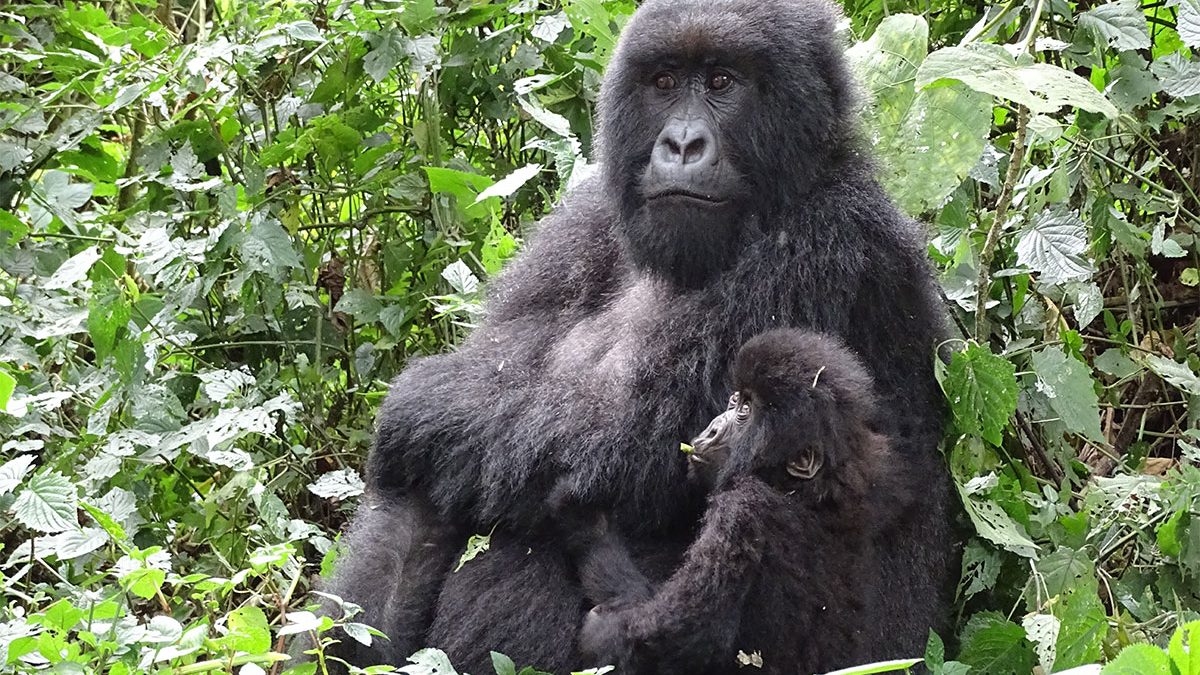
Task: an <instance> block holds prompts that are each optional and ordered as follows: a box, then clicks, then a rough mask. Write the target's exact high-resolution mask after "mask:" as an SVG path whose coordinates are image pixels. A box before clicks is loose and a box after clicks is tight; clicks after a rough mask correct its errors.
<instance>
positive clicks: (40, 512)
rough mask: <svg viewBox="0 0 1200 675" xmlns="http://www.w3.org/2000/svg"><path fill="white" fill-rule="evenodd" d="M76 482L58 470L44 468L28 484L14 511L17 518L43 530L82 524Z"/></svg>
mask: <svg viewBox="0 0 1200 675" xmlns="http://www.w3.org/2000/svg"><path fill="white" fill-rule="evenodd" d="M78 499H79V494H78V490H77V489H76V488H75V484H74V483H72V482H71V480H70V479H69V478H67V477H66V476H64V475H62V474H61V473H59V472H57V471H41V472H39V473H38V474H36V475H34V476H33V477H32V478H30V479H29V481H28V482H26V483H25V488H24V489H23V490H21V492H20V493H19V494H18V495H17V499H16V501H14V502H13V505H12V510H13V513H14V514H15V515H16V517H17V520H19V521H21V524H23V525H25V526H26V527H28V528H30V529H33V530H37V531H39V532H63V531H65V530H73V529H75V528H77V527H79V521H78V520H76V515H75V511H76V505H77V503H78Z"/></svg>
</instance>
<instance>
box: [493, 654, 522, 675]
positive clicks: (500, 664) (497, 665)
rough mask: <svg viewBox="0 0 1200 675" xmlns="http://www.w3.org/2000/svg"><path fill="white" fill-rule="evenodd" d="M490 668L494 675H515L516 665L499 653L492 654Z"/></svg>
mask: <svg viewBox="0 0 1200 675" xmlns="http://www.w3.org/2000/svg"><path fill="white" fill-rule="evenodd" d="M492 668H493V669H495V671H496V675H517V664H515V663H513V660H512V659H510V658H508V657H507V656H505V655H503V654H501V653H500V652H492Z"/></svg>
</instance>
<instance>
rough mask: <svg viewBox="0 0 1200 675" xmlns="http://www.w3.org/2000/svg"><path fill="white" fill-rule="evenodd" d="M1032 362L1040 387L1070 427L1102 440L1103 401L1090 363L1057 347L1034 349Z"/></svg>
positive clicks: (1082, 433) (1095, 439) (1077, 431)
mask: <svg viewBox="0 0 1200 675" xmlns="http://www.w3.org/2000/svg"><path fill="white" fill-rule="evenodd" d="M1032 362H1033V370H1034V373H1036V375H1037V378H1038V385H1037V386H1038V389H1039V390H1040V391H1041V392H1042V393H1043V394H1045V396H1046V398H1047V399H1048V400H1049V403H1050V407H1051V408H1053V409H1054V412H1056V413H1058V416H1059V419H1060V420H1061V421H1062V423H1063V425H1064V426H1065V427H1066V428H1067V430H1068V431H1070V432H1072V433H1075V434H1079V435H1080V436H1083V437H1084V438H1087V439H1088V440H1092V441H1096V442H1102V441H1103V440H1104V434H1103V433H1102V432H1101V430H1100V402H1099V399H1098V398H1097V396H1096V389H1095V381H1094V380H1093V379H1092V374H1091V371H1089V370H1088V367H1087V366H1085V365H1084V364H1082V363H1080V362H1079V361H1077V360H1075V359H1073V358H1071V357H1070V356H1067V355H1066V354H1065V353H1063V352H1062V351H1061V350H1059V349H1056V348H1048V349H1043V350H1041V351H1038V352H1034V354H1033V356H1032Z"/></svg>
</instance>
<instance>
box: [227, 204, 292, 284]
mask: <svg viewBox="0 0 1200 675" xmlns="http://www.w3.org/2000/svg"><path fill="white" fill-rule="evenodd" d="M241 255H242V259H243V260H244V261H245V262H246V266H247V267H248V268H249V269H251V270H253V271H255V272H263V273H265V274H266V275H267V276H269V277H271V278H272V279H274V280H275V281H283V279H284V278H285V275H286V273H287V271H288V270H289V269H291V268H298V267H301V266H302V265H301V262H300V257H299V256H298V255H296V249H295V248H293V246H292V238H291V236H290V235H288V233H287V230H284V229H283V226H282V225H280V224H279V221H278V220H276V219H274V218H271V217H269V216H257V217H255V218H253V219H252V221H251V225H250V230H249V231H248V232H246V234H245V237H244V238H243V239H242V245H241Z"/></svg>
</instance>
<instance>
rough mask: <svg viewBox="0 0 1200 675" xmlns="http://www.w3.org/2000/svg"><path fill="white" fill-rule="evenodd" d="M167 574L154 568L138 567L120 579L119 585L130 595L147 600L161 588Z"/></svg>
mask: <svg viewBox="0 0 1200 675" xmlns="http://www.w3.org/2000/svg"><path fill="white" fill-rule="evenodd" d="M166 579H167V573H166V572H164V571H162V570H160V569H158V568H155V567H140V568H138V569H135V570H133V571H132V572H129V573H128V574H126V575H124V576H122V577H121V584H122V585H123V586H124V587H125V588H126V589H128V590H129V592H130V593H133V594H134V595H136V596H138V597H139V598H143V599H146V600H149V599H150V598H153V597H154V595H155V594H156V593H158V589H160V588H162V585H163V582H164V581H166Z"/></svg>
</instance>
